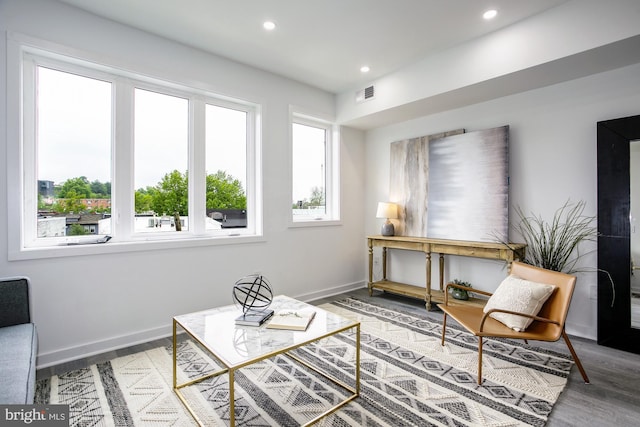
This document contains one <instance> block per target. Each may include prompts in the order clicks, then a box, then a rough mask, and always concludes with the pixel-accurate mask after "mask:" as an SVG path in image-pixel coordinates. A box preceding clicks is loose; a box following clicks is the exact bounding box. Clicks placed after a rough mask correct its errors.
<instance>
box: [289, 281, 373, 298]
mask: <svg viewBox="0 0 640 427" xmlns="http://www.w3.org/2000/svg"><path fill="white" fill-rule="evenodd" d="M366 286H367V284H366V282H364V281H359V282H353V283H347V284H346V285H340V286H335V287H333V288H328V289H323V290H321V291H316V292H309V293H306V294H301V295H298V296H296V297H294V298H295V299H297V300H300V301H304V302H311V301H315V300H318V299H320V298H328V297H332V296H334V295H338V294H342V293H344V292H349V291H354V290H356V289H362V288H364V287H366Z"/></svg>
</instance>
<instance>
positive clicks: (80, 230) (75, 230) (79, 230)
mask: <svg viewBox="0 0 640 427" xmlns="http://www.w3.org/2000/svg"><path fill="white" fill-rule="evenodd" d="M85 234H89V233H88V232H87V230H85V229H84V227H83V226H81V225H80V224H72V225H71V227H69V236H84V235H85Z"/></svg>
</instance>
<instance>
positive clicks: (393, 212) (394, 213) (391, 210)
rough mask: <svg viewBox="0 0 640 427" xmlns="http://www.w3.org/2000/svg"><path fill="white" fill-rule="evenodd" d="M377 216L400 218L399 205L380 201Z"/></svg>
mask: <svg viewBox="0 0 640 427" xmlns="http://www.w3.org/2000/svg"><path fill="white" fill-rule="evenodd" d="M376 218H389V219H396V218H398V205H396V204H395V203H386V202H379V203H378V211H377V212H376Z"/></svg>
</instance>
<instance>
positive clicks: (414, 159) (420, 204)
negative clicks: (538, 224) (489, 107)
mask: <svg viewBox="0 0 640 427" xmlns="http://www.w3.org/2000/svg"><path fill="white" fill-rule="evenodd" d="M454 132H455V131H454ZM508 143H509V126H502V127H497V128H493V129H487V130H481V131H476V132H468V133H463V132H460V131H457V133H456V134H453V135H452V134H450V133H447V134H446V135H439V136H438V135H434V136H427V137H421V138H415V139H412V140H406V141H399V142H394V143H393V144H391V183H390V199H391V201H394V202H396V203H398V205H399V217H400V225H399V226H398V227H397V228H396V235H401V236H419V237H430V238H441V239H454V240H469V241H496V240H504V241H506V240H508V227H509V221H508V218H509V151H508Z"/></svg>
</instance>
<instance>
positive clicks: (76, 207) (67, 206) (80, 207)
mask: <svg viewBox="0 0 640 427" xmlns="http://www.w3.org/2000/svg"><path fill="white" fill-rule="evenodd" d="M67 195H68V197H69V198H67V199H58V200H57V201H56V202H55V203H54V204H53V206H52V207H51V208H52V209H53V210H54V211H56V212H60V213H80V212H84V211H86V210H87V207H86V206H85V205H84V203H83V202H82V199H83V197H78V196H77V195H76V194H75V192H74V191H73V190H71V191H69V192H68V193H67Z"/></svg>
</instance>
